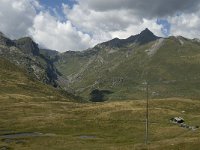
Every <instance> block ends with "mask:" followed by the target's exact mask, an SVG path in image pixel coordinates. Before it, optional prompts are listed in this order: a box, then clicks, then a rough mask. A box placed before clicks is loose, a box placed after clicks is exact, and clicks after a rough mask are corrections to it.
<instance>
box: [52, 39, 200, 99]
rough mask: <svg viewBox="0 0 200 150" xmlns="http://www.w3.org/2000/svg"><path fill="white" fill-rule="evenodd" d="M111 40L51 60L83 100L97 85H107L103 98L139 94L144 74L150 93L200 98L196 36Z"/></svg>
mask: <svg viewBox="0 0 200 150" xmlns="http://www.w3.org/2000/svg"><path fill="white" fill-rule="evenodd" d="M108 43H109V42H108ZM110 44H112V42H111V43H110ZM110 44H107V45H109V46H105V45H104V43H103V44H99V45H97V46H96V47H94V48H93V49H90V50H88V51H85V52H82V53H81V52H70V53H65V54H61V55H60V59H58V61H57V62H55V65H56V67H57V68H58V70H59V72H61V73H62V74H63V76H65V77H66V78H67V79H69V81H70V82H69V83H68V84H67V85H66V88H67V87H70V88H73V89H74V92H75V93H76V94H77V95H80V96H82V97H84V98H85V100H88V99H90V98H91V96H90V95H91V92H92V91H93V90H95V89H98V90H109V91H111V92H112V94H109V95H108V96H106V98H107V100H115V99H122V100H126V99H143V98H144V96H143V92H144V91H143V88H144V85H143V83H144V81H145V80H147V81H148V82H149V84H150V85H151V89H152V91H151V92H153V93H154V95H153V96H154V98H167V97H182V98H193V99H199V98H200V84H199V82H200V44H199V43H198V42H195V41H193V40H189V39H185V38H183V37H169V38H166V39H163V40H162V39H160V40H157V41H152V42H150V43H146V44H143V45H140V44H137V43H133V44H129V45H123V46H121V47H118V46H116V47H115V45H113V46H110Z"/></svg>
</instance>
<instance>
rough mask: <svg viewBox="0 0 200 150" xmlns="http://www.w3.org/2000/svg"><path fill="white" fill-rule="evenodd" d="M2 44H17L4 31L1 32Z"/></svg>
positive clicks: (0, 43) (0, 39) (0, 40)
mask: <svg viewBox="0 0 200 150" xmlns="http://www.w3.org/2000/svg"><path fill="white" fill-rule="evenodd" d="M0 45H4V46H9V47H10V46H15V43H14V42H13V41H12V40H10V39H9V38H7V37H6V36H5V35H4V34H3V33H2V32H0Z"/></svg>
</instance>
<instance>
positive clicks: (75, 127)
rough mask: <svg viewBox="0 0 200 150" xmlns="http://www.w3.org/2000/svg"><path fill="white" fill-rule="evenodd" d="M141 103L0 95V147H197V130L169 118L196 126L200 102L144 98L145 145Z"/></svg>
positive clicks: (61, 149) (104, 149) (124, 149)
mask: <svg viewBox="0 0 200 150" xmlns="http://www.w3.org/2000/svg"><path fill="white" fill-rule="evenodd" d="M145 106H146V103H145V100H128V101H114V102H104V103H75V102H65V101H59V100H54V99H53V98H51V99H50V98H49V97H29V96H25V95H17V94H15V95H14V94H13V95H12V94H9V95H8V94H4V95H3V94H2V95H0V150H3V149H5V150H7V149H13V150H27V149H28V150H36V149H37V150H68V149H69V150H89V149H91V150H129V149H130V150H133V149H152V150H154V149H166V150H173V149H174V150H178V149H180V150H184V149H188V150H197V149H199V147H200V129H196V130H192V129H187V128H182V127H179V126H178V125H177V124H173V123H171V122H170V119H171V118H172V117H176V116H180V117H183V118H184V119H185V121H186V124H188V125H191V126H198V125H200V111H199V110H200V101H198V100H189V99H178V98H170V99H156V100H150V112H149V114H150V115H149V116H150V126H149V128H150V132H149V145H148V146H145V144H144V138H145ZM16 133H17V134H16Z"/></svg>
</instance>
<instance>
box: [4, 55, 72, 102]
mask: <svg viewBox="0 0 200 150" xmlns="http://www.w3.org/2000/svg"><path fill="white" fill-rule="evenodd" d="M0 89H1V90H0V99H3V97H10V98H13V99H15V98H17V97H18V98H22V99H27V98H28V99H29V98H35V100H65V101H66V100H67V101H69V100H74V98H73V97H72V96H71V95H68V94H67V93H64V92H62V91H60V90H59V89H55V88H53V87H52V86H50V85H46V84H43V83H41V82H39V81H37V80H35V79H33V77H32V76H30V74H28V73H27V72H26V70H25V69H22V68H19V67H18V66H16V65H15V64H13V63H11V62H10V61H8V60H7V59H4V58H2V57H0Z"/></svg>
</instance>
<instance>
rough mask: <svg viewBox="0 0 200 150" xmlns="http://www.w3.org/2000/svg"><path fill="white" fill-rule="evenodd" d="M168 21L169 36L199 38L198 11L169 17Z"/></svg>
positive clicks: (199, 18)
mask: <svg viewBox="0 0 200 150" xmlns="http://www.w3.org/2000/svg"><path fill="white" fill-rule="evenodd" d="M168 20H169V22H170V24H171V35H175V36H178V35H181V36H184V37H188V38H200V11H199V12H197V13H192V14H180V15H177V16H173V17H169V18H168Z"/></svg>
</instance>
